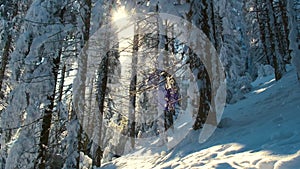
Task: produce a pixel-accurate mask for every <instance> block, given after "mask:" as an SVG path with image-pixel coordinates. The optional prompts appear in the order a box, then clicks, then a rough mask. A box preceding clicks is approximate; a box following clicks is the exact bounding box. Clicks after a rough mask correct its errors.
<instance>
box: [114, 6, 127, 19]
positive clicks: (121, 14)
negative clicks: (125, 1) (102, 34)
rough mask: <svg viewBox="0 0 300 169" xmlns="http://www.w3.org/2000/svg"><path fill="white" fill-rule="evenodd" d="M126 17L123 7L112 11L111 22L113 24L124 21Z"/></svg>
mask: <svg viewBox="0 0 300 169" xmlns="http://www.w3.org/2000/svg"><path fill="white" fill-rule="evenodd" d="M127 16H128V14H127V12H126V10H125V7H120V8H118V9H117V10H115V11H113V13H112V20H113V21H114V22H115V21H118V20H121V19H124V18H126V17H127Z"/></svg>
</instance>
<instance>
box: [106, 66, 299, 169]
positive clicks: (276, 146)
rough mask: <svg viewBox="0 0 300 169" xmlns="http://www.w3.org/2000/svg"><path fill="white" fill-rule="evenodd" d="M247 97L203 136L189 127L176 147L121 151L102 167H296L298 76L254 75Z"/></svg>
mask: <svg viewBox="0 0 300 169" xmlns="http://www.w3.org/2000/svg"><path fill="white" fill-rule="evenodd" d="M252 85H253V90H252V91H251V92H249V93H248V94H247V95H246V98H245V99H243V100H240V101H239V102H237V103H235V104H232V105H227V106H226V108H225V111H224V114H223V116H222V121H221V123H220V125H219V127H218V128H217V130H216V131H215V132H214V134H213V135H212V136H211V137H210V138H209V140H207V141H206V142H204V143H202V144H199V143H198V139H197V138H198V135H199V131H190V133H189V134H188V135H187V137H186V138H185V139H184V140H183V141H182V142H181V143H179V144H178V145H177V146H176V147H175V148H173V149H171V150H169V151H165V150H163V148H162V149H161V151H160V152H159V151H158V150H157V149H156V150H155V151H152V150H151V149H150V148H149V149H147V150H145V149H141V150H138V151H136V152H133V153H131V154H128V155H125V156H122V157H120V158H117V159H115V160H113V161H112V162H110V163H106V164H104V166H103V167H102V168H106V169H112V168H130V169H133V168H139V169H141V168H142V169H148V168H157V169H162V168H176V169H179V168H201V169H202V168H203V169H213V168H214V169H232V168H237V169H256V168H258V169H273V168H274V169H296V168H299V167H300V82H298V81H297V78H296V73H295V71H294V70H293V69H290V70H289V71H288V72H287V73H286V75H285V76H284V77H283V78H282V79H281V80H280V81H278V82H275V80H274V78H273V76H268V77H264V78H260V79H257V80H256V81H254V82H253V83H252Z"/></svg>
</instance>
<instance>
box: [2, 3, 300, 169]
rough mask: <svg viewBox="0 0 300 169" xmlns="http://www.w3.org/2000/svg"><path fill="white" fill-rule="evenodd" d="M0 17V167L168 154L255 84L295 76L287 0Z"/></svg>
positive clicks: (52, 7)
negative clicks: (146, 147)
mask: <svg viewBox="0 0 300 169" xmlns="http://www.w3.org/2000/svg"><path fill="white" fill-rule="evenodd" d="M0 19H1V22H0V28H1V29H0V37H1V40H0V48H1V51H0V62H1V64H0V97H1V99H0V168H1V169H10V168H11V169H15V168H26V169H27V168H39V169H45V168H53V169H54V168H66V169H71V168H78V169H79V168H84V167H86V166H85V163H87V162H86V161H85V160H86V159H89V160H90V165H91V166H89V167H90V168H91V167H92V166H96V167H101V165H102V164H103V163H104V162H107V161H110V160H112V159H113V158H117V157H120V156H122V155H124V154H126V153H128V152H132V151H134V150H135V148H136V147H137V146H138V145H140V142H147V139H153V138H159V142H160V144H161V145H164V144H167V145H168V146H170V148H173V147H174V146H176V144H177V143H178V142H180V139H177V138H174V139H173V141H174V140H176V139H177V141H175V142H172V140H171V139H170V137H169V136H170V135H171V134H172V133H176V132H177V133H181V134H182V135H183V136H182V137H184V134H183V133H184V132H186V131H187V129H183V130H176V125H179V124H184V123H185V122H188V123H189V124H191V125H190V126H186V127H187V128H188V127H189V128H192V129H193V130H203V129H205V128H206V127H212V128H213V130H214V129H215V128H217V127H218V123H219V122H220V116H222V111H223V109H224V106H225V104H233V103H236V102H237V101H239V100H242V99H244V95H245V94H246V93H247V92H249V91H250V90H251V88H252V86H251V82H253V81H254V80H255V79H257V78H259V77H263V76H267V75H270V74H273V73H274V75H275V80H276V81H279V80H281V78H282V77H284V76H285V74H286V66H287V65H293V66H294V68H295V70H296V72H297V74H298V80H300V1H298V0H282V1H280V0H241V1H235V0H127V1H120V0H106V1H104V0H63V1H61V0H10V1H8V0H0ZM185 120H187V121H185ZM176 121H179V122H176ZM175 123H179V124H175ZM211 132H213V131H211ZM210 135H211V133H208V134H207V135H206V136H203V137H202V141H205V140H206V139H207V138H208V137H209V136H210ZM168 138H169V139H168ZM181 139H182V138H181ZM199 141H200V142H201V139H200V140H199ZM171 142H172V144H171Z"/></svg>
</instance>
